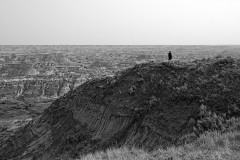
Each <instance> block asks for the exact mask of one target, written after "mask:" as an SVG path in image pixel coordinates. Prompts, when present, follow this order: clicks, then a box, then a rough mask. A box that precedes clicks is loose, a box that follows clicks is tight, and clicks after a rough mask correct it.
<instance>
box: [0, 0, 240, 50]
mask: <svg viewBox="0 0 240 160" xmlns="http://www.w3.org/2000/svg"><path fill="white" fill-rule="evenodd" d="M239 8H240V1H239V0H1V1H0V45H21V44H22V45H46V44H47V45H201V44H205V45H229V44H235V45H237V44H240V23H239V20H240V9H239Z"/></svg>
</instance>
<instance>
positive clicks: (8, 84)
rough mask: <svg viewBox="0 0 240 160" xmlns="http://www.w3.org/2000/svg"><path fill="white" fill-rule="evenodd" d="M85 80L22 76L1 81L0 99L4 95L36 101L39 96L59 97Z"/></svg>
mask: <svg viewBox="0 0 240 160" xmlns="http://www.w3.org/2000/svg"><path fill="white" fill-rule="evenodd" d="M83 82H85V79H82V78H81V77H80V78H78V79H76V78H75V79H73V78H49V77H46V78H22V79H9V80H2V81H0V99H1V98H4V97H12V98H15V99H17V98H19V97H22V98H24V99H25V100H26V101H36V100H39V98H57V97H60V96H62V95H63V94H65V93H67V92H68V91H69V90H73V89H74V88H76V87H77V86H78V85H80V84H82V83H83Z"/></svg>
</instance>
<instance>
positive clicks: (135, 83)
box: [0, 57, 240, 160]
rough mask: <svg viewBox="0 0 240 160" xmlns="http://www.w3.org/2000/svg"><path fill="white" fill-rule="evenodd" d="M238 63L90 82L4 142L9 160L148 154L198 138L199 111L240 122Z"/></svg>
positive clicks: (204, 63)
mask: <svg viewBox="0 0 240 160" xmlns="http://www.w3.org/2000/svg"><path fill="white" fill-rule="evenodd" d="M239 71H240V60H237V59H233V58H231V57H226V58H221V57H218V58H215V59H202V60H196V61H191V62H180V61H173V62H162V63H154V62H149V63H144V64H138V65H135V66H134V67H132V68H129V69H127V70H125V71H122V72H118V73H117V74H116V75H115V76H113V77H107V78H101V79H93V80H90V81H87V82H85V83H84V84H82V85H80V86H79V87H77V88H76V89H75V90H73V91H70V92H68V93H67V94H65V95H64V96H62V97H60V98H59V99H57V100H56V101H55V102H53V103H52V105H51V106H50V107H48V108H47V109H45V110H44V113H43V114H42V115H41V116H40V117H37V118H35V119H34V120H33V121H31V122H30V123H29V124H28V125H26V126H25V127H23V128H20V129H19V130H18V131H16V132H15V133H14V134H12V135H8V136H4V137H0V146H1V147H0V157H1V158H2V159H3V160H4V159H28V158H32V159H39V160H42V159H54V158H55V157H57V156H58V155H63V154H69V155H72V156H73V157H74V156H77V155H78V154H84V153H89V152H94V151H95V150H98V149H107V148H108V147H111V146H123V145H124V146H125V145H129V146H136V147H142V148H146V149H148V150H152V149H155V148H157V147H159V146H161V147H166V146H169V145H172V144H176V143H177V142H178V140H179V139H180V138H181V137H184V136H186V135H191V134H192V135H197V134H196V131H194V128H196V127H197V124H198V120H199V111H200V108H201V106H202V105H204V106H206V107H207V110H209V111H211V112H214V113H215V114H216V115H224V116H225V118H226V119H230V118H232V117H236V118H237V117H239V116H240V112H239V108H240V107H239V106H240V86H239V82H240V72H239Z"/></svg>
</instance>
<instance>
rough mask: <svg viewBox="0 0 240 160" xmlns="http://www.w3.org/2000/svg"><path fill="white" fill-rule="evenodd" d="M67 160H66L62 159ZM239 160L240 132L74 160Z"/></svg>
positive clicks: (215, 133)
mask: <svg viewBox="0 0 240 160" xmlns="http://www.w3.org/2000/svg"><path fill="white" fill-rule="evenodd" d="M63 159H65V160H66V159H68V158H66V157H65V158H62V160H63ZM80 159H81V160H239V159H240V132H239V131H234V132H227V133H220V132H217V131H212V132H204V133H203V134H202V135H201V136H200V137H199V138H198V139H197V140H196V141H194V142H193V143H190V144H185V145H182V146H178V147H170V148H167V149H161V148H159V149H157V150H155V151H152V152H147V151H144V150H142V149H137V148H127V147H122V148H114V149H108V150H107V151H104V152H96V153H93V154H88V155H85V156H82V157H81V158H79V159H75V160H80Z"/></svg>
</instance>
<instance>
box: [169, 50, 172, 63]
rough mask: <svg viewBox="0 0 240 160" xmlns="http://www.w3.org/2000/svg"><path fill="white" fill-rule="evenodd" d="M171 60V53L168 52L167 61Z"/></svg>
mask: <svg viewBox="0 0 240 160" xmlns="http://www.w3.org/2000/svg"><path fill="white" fill-rule="evenodd" d="M171 59H172V52H171V51H169V52H168V60H169V61H170V60H171Z"/></svg>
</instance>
